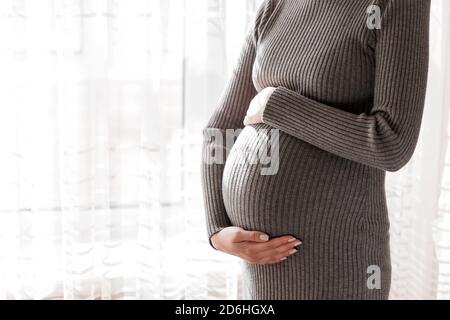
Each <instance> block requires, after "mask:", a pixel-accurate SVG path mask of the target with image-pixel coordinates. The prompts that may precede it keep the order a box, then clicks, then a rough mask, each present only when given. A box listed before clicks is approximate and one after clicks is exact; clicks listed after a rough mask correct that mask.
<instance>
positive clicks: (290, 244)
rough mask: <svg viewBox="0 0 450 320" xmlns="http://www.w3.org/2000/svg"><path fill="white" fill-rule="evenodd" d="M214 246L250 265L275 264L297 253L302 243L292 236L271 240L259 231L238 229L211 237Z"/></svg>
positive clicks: (232, 228)
mask: <svg viewBox="0 0 450 320" xmlns="http://www.w3.org/2000/svg"><path fill="white" fill-rule="evenodd" d="M211 242H212V244H213V246H214V247H215V248H216V249H217V250H219V251H222V252H224V253H227V254H230V255H233V256H236V257H239V258H241V259H243V260H245V261H247V262H248V263H250V264H262V265H265V264H275V263H280V262H282V261H285V260H286V259H287V258H288V257H289V256H291V255H293V254H295V253H296V252H297V249H296V247H298V246H300V245H301V244H302V242H301V241H300V240H297V239H296V238H294V237H292V236H283V237H278V238H273V239H269V236H268V235H266V234H265V233H263V232H259V231H246V230H244V229H242V228H238V227H229V228H225V229H223V230H222V231H220V232H218V233H216V234H215V235H213V236H212V237H211Z"/></svg>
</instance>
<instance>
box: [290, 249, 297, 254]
mask: <svg viewBox="0 0 450 320" xmlns="http://www.w3.org/2000/svg"><path fill="white" fill-rule="evenodd" d="M296 252H298V250H297V249H292V251H291V252H289V255H292V254H294V253H296Z"/></svg>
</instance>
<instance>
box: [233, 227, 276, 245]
mask: <svg viewBox="0 0 450 320" xmlns="http://www.w3.org/2000/svg"><path fill="white" fill-rule="evenodd" d="M269 239H270V237H269V235H268V234H266V233H264V232H260V231H246V230H241V231H239V232H238V233H237V234H236V238H235V240H236V241H235V242H246V241H247V242H257V243H265V242H268V241H269Z"/></svg>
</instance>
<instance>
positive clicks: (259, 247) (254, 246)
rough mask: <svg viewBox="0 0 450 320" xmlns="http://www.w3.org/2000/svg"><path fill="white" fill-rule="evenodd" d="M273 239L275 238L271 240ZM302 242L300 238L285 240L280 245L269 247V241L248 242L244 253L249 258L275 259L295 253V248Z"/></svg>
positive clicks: (259, 259)
mask: <svg viewBox="0 0 450 320" xmlns="http://www.w3.org/2000/svg"><path fill="white" fill-rule="evenodd" d="M271 241H273V240H271ZM275 243H277V242H275ZM301 244H302V242H301V241H300V240H295V241H289V240H288V241H287V242H283V244H282V245H280V246H275V247H268V243H264V244H261V243H246V244H245V250H244V255H245V257H247V258H250V259H253V260H255V259H256V260H258V261H264V262H267V261H273V260H277V259H281V258H283V257H287V256H289V255H290V254H293V253H295V252H296V251H295V252H294V251H293V250H294V249H297V248H298V247H299V246H300V245H301Z"/></svg>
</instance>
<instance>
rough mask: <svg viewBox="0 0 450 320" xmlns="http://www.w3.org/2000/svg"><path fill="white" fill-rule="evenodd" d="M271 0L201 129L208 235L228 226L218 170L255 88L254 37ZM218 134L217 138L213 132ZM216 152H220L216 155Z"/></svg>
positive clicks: (268, 3) (270, 3)
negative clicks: (207, 120) (231, 135)
mask: <svg viewBox="0 0 450 320" xmlns="http://www.w3.org/2000/svg"><path fill="white" fill-rule="evenodd" d="M272 9H273V1H268V0H266V1H264V2H263V3H262V5H261V6H260V7H259V9H258V11H257V13H256V18H255V19H254V22H253V24H252V26H251V27H250V29H249V31H248V34H247V36H246V38H245V42H244V45H243V48H242V51H241V54H240V58H239V60H238V62H237V65H236V66H235V68H234V71H233V74H232V76H231V78H230V80H229V82H228V84H227V86H226V88H225V90H224V92H223V94H222V97H221V99H220V101H219V105H218V107H217V109H216V110H215V112H214V114H213V116H212V117H211V119H210V120H209V122H208V124H207V126H206V128H205V129H204V130H203V136H204V142H203V161H202V186H203V198H204V206H205V211H206V223H207V232H208V237H209V239H211V236H212V235H214V234H215V233H217V232H219V231H220V230H222V229H223V228H226V227H229V226H231V223H230V221H229V218H228V216H227V212H226V210H225V206H224V203H223V197H222V174H223V170H224V165H225V162H226V157H227V153H228V151H229V150H227V148H226V141H227V138H226V134H227V130H236V132H238V130H239V129H242V128H243V121H244V117H245V114H246V112H247V109H248V107H249V105H250V102H251V100H252V99H253V98H254V97H255V96H256V94H257V90H256V89H255V87H254V84H253V80H252V71H253V64H254V61H255V56H256V47H257V42H258V37H259V35H260V34H261V32H262V30H263V27H264V25H265V23H266V22H267V20H268V18H269V15H270V12H271V11H272ZM218 135H220V136H221V137H220V138H218V137H217V136H218ZM218 152H221V153H222V154H221V155H220V156H218V155H217V153H218Z"/></svg>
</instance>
